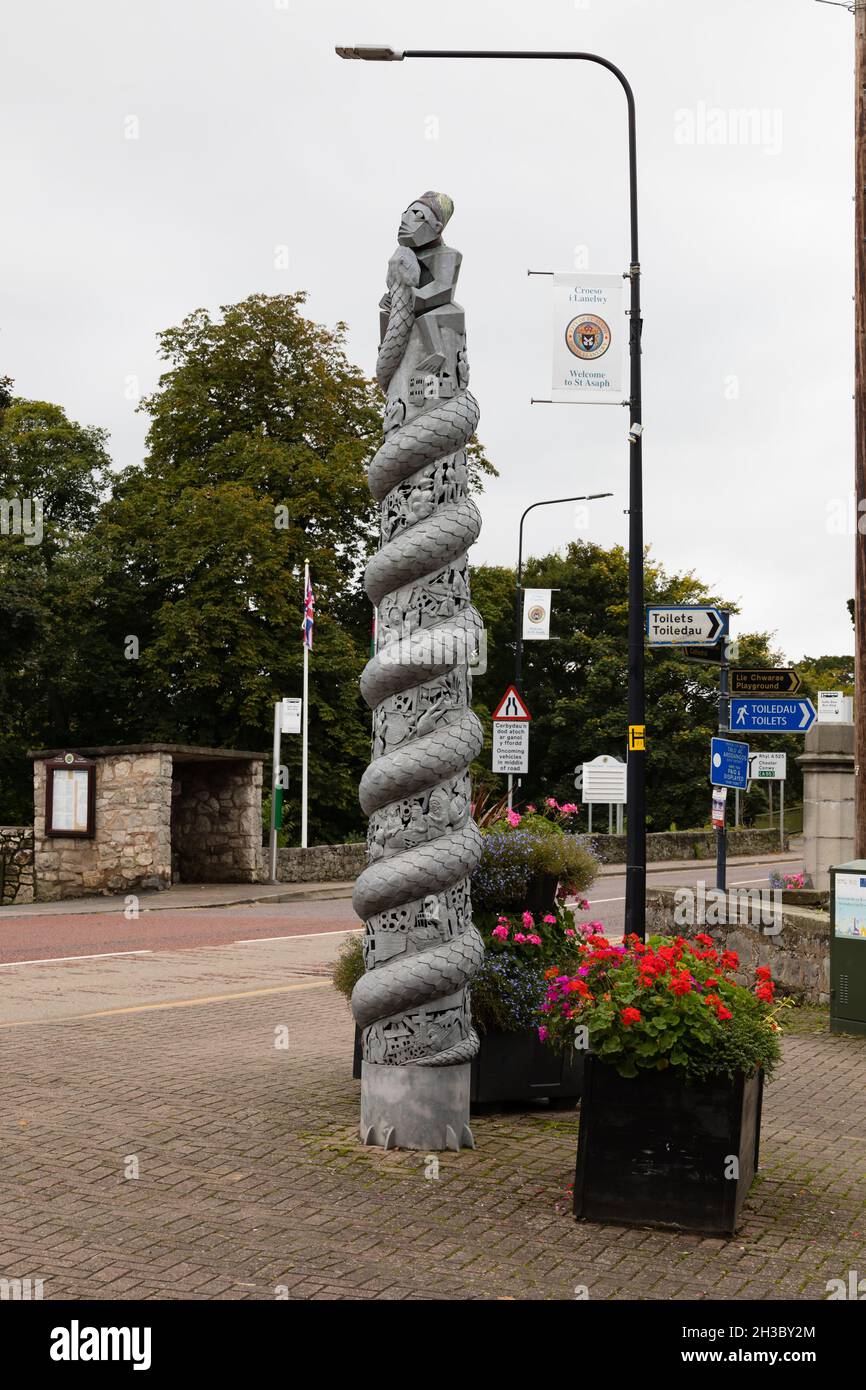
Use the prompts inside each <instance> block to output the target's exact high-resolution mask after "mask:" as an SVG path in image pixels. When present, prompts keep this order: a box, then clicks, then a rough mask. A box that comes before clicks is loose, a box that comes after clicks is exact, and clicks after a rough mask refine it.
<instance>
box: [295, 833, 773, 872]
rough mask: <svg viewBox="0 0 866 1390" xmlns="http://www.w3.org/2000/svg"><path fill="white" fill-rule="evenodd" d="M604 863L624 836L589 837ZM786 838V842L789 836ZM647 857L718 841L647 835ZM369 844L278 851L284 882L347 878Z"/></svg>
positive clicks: (751, 846)
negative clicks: (365, 845)
mask: <svg viewBox="0 0 866 1390" xmlns="http://www.w3.org/2000/svg"><path fill="white" fill-rule="evenodd" d="M584 838H586V839H588V840H589V841H590V843H591V844H592V847H593V850H594V851H595V853H596V854H597V855H598V857H599V859H600V860H601V862H602V864H624V863H625V843H626V842H625V836H624V835H596V834H593V835H592V836H585V837H584ZM786 843H787V841H786ZM646 845H647V861H648V862H651V863H658V862H659V861H660V860H664V859H715V857H716V840H715V836H714V834H713V832H712V831H711V830H681V831H671V832H670V833H668V834H664V835H647V837H646ZM778 848H779V832H778V830H729V831H728V854H731V855H733V854H775V853H776V852H777V851H778ZM366 862H367V861H366V858H365V847H364V845H363V844H355V845H313V846H312V847H311V848H310V849H298V848H297V847H296V848H290V849H281V850H279V851H278V860H277V874H278V876H279V880H280V882H281V883H348V882H349V880H350V879H355V878H357V877H358V875H359V873H360V872H361V870H362V869H363V868H364V867H365V865H366Z"/></svg>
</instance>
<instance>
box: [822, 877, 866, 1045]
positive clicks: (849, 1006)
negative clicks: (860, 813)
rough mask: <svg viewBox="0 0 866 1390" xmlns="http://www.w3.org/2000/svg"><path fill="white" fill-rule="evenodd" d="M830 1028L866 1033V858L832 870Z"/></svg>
mask: <svg viewBox="0 0 866 1390" xmlns="http://www.w3.org/2000/svg"><path fill="white" fill-rule="evenodd" d="M830 1032H831V1033H861V1034H863V1035H866V859H853V860H852V861H851V863H850V864H837V865H836V867H835V868H833V869H831V870H830Z"/></svg>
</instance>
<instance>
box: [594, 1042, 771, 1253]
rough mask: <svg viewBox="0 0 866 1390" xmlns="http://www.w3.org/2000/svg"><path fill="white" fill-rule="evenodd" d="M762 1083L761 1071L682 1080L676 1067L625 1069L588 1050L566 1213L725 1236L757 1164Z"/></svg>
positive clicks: (730, 1230) (737, 1216)
mask: <svg viewBox="0 0 866 1390" xmlns="http://www.w3.org/2000/svg"><path fill="white" fill-rule="evenodd" d="M763 1084H764V1078H763V1073H761V1072H758V1073H756V1074H755V1075H754V1076H750V1077H748V1078H747V1077H744V1076H743V1075H742V1073H741V1074H739V1075H738V1076H736V1077H734V1078H733V1079H729V1078H727V1077H720V1078H713V1079H711V1080H707V1081H692V1082H690V1081H686V1080H684V1079H683V1078H682V1076H681V1075H678V1073H677V1070H676V1069H675V1068H671V1069H670V1070H668V1071H661V1072H659V1071H642V1072H640V1073H639V1074H638V1075H637V1076H636V1077H632V1078H627V1077H623V1076H620V1075H619V1073H618V1072H616V1071H615V1070H614V1069H613V1067H610V1066H607V1065H606V1064H605V1063H604V1062H600V1061H599V1059H598V1058H597V1057H593V1056H588V1057H587V1058H586V1063H585V1068H584V1082H583V1098H582V1100H581V1106H580V1133H579V1137H578V1145H577V1170H576V1172H575V1178H574V1214H575V1216H578V1217H584V1218H585V1219H587V1220H590V1221H615V1222H617V1223H619V1224H620V1225H624V1226H669V1227H675V1228H677V1229H679V1230H688V1231H696V1232H700V1233H701V1234H704V1235H716V1236H721V1235H731V1234H732V1233H733V1232H734V1231H735V1230H736V1227H737V1223H738V1221H739V1219H740V1212H741V1210H742V1206H743V1203H744V1201H745V1200H746V1196H747V1194H748V1191H749V1188H750V1187H751V1185H752V1179H753V1178H754V1176H755V1172H756V1171H757V1167H758V1142H759V1138H760V1130H761V1099H762V1095H763ZM731 1156H734V1157H736V1158H737V1159H738V1161H739V1176H738V1177H737V1178H733V1177H726V1176H725V1171H726V1168H727V1169H728V1170H730V1158H731Z"/></svg>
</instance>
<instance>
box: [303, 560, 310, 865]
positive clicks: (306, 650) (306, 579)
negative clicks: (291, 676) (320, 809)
mask: <svg viewBox="0 0 866 1390" xmlns="http://www.w3.org/2000/svg"><path fill="white" fill-rule="evenodd" d="M309 587H310V562H309V560H305V561H304V604H305V605H306V601H307V590H308V589H309ZM304 611H305V613H306V608H305V610H304ZM309 668H310V648H309V645H308V643H307V639H306V633H305V636H304V696H303V699H304V702H303V705H302V709H303V719H304V725H303V747H302V751H301V849H306V848H307V729H308V727H309V723H308V721H309V699H308V695H309V689H310V685H309Z"/></svg>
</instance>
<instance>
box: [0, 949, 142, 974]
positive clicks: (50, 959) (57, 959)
mask: <svg viewBox="0 0 866 1390" xmlns="http://www.w3.org/2000/svg"><path fill="white" fill-rule="evenodd" d="M151 955H153V952H152V951H103V952H102V954H101V955H98V956H40V957H39V959H38V960H7V961H3V963H2V964H0V970H11V969H12V967H13V966H14V965H57V964H59V963H62V962H63V961H69V960H113V959H114V958H115V957H116V956H151Z"/></svg>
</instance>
